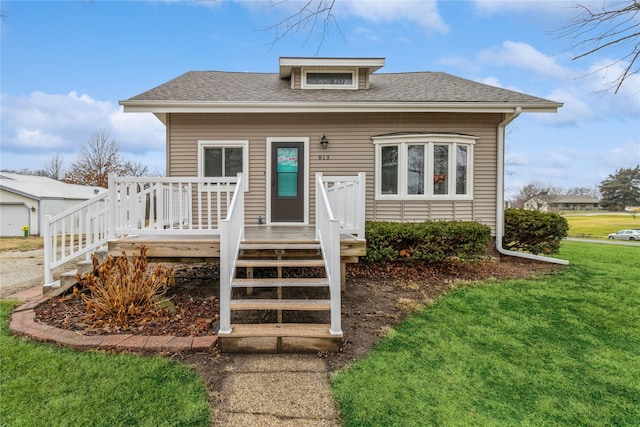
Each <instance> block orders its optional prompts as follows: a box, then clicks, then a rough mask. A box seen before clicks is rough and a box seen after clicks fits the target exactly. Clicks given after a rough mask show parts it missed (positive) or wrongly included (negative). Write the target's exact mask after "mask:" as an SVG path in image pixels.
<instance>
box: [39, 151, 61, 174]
mask: <svg viewBox="0 0 640 427" xmlns="http://www.w3.org/2000/svg"><path fill="white" fill-rule="evenodd" d="M63 164H64V159H63V158H62V156H60V155H59V154H54V155H52V156H51V157H49V160H47V162H46V163H45V164H44V168H43V169H42V173H43V176H46V177H48V178H51V179H55V180H60V179H62V177H63V176H64V168H63V166H62V165H63Z"/></svg>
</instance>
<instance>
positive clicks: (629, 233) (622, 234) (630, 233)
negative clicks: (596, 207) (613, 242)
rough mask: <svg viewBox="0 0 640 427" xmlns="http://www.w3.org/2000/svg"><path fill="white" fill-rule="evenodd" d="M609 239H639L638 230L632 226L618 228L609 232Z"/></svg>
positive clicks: (639, 232) (639, 233)
mask: <svg viewBox="0 0 640 427" xmlns="http://www.w3.org/2000/svg"><path fill="white" fill-rule="evenodd" d="M609 238H610V239H617V240H640V230H639V229H637V228H633V229H631V230H620V231H616V232H615V233H611V234H609Z"/></svg>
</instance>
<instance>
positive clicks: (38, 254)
mask: <svg viewBox="0 0 640 427" xmlns="http://www.w3.org/2000/svg"><path fill="white" fill-rule="evenodd" d="M43 254H44V251H43V250H42V249H35V250H32V251H25V252H15V251H6V252H1V253H0V298H6V297H7V296H9V295H11V294H14V293H16V292H20V291H23V290H25V289H28V288H31V287H33V286H37V285H42V284H43V283H44V267H43V264H44V255H43Z"/></svg>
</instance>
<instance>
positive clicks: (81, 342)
mask: <svg viewBox="0 0 640 427" xmlns="http://www.w3.org/2000/svg"><path fill="white" fill-rule="evenodd" d="M65 290H66V289H58V290H56V291H55V292H50V293H47V294H45V295H42V296H40V297H38V298H36V299H34V300H32V301H29V302H27V303H25V304H22V305H21V306H19V307H18V308H16V309H15V310H14V311H13V313H12V315H11V321H10V323H9V329H10V330H11V332H13V334H14V335H16V336H23V337H28V338H30V339H32V340H34V341H40V342H48V343H54V344H57V345H59V346H62V347H69V348H73V349H75V350H115V351H120V352H145V353H165V352H166V353H195V352H198V353H203V352H211V351H213V349H214V348H215V347H216V344H217V342H218V337H217V336H216V335H213V336H204V337H175V336H171V335H160V336H156V335H132V334H117V335H82V334H80V333H78V332H75V331H70V330H65V329H60V328H56V327H55V326H51V325H47V324H44V323H39V322H37V321H36V312H35V308H36V307H37V306H38V305H40V304H42V303H43V302H44V301H46V300H48V299H49V298H53V297H56V296H59V295H60V294H62V293H63V292H64V291H65Z"/></svg>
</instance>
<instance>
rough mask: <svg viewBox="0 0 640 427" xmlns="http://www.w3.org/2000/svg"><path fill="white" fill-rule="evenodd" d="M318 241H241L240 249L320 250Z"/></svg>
mask: <svg viewBox="0 0 640 427" xmlns="http://www.w3.org/2000/svg"><path fill="white" fill-rule="evenodd" d="M321 248H322V246H320V243H304V242H303V243H297V242H295V243H280V242H278V243H241V244H240V250H247V251H248V250H253V251H262V250H320V249H321Z"/></svg>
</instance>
